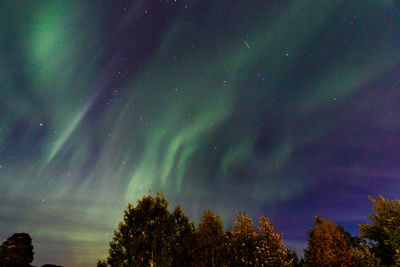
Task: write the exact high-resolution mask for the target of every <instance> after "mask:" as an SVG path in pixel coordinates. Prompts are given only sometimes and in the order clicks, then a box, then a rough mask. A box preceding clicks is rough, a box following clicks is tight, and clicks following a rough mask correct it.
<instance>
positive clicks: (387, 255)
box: [359, 196, 400, 266]
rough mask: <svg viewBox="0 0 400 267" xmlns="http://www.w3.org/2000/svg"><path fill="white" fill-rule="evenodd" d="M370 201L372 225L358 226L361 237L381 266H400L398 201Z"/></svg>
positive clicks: (399, 209) (399, 211)
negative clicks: (366, 241) (368, 244)
mask: <svg viewBox="0 0 400 267" xmlns="http://www.w3.org/2000/svg"><path fill="white" fill-rule="evenodd" d="M370 199H371V201H372V203H373V205H374V206H373V211H374V212H375V214H372V215H369V216H368V217H369V219H370V220H371V221H372V224H360V225H359V228H360V232H361V237H362V238H365V239H368V240H369V241H370V245H371V247H372V252H373V253H375V255H376V256H377V257H378V258H379V259H380V260H381V263H382V264H383V265H389V266H390V265H395V266H400V200H392V201H391V200H389V199H385V198H384V197H382V196H380V198H379V199H373V198H371V197H370Z"/></svg>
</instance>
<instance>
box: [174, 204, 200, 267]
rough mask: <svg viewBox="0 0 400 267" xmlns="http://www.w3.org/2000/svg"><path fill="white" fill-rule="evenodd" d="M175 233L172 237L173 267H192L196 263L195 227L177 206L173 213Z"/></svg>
mask: <svg viewBox="0 0 400 267" xmlns="http://www.w3.org/2000/svg"><path fill="white" fill-rule="evenodd" d="M172 219H173V222H172V225H173V231H172V235H171V237H170V241H171V242H170V246H171V248H170V253H171V256H172V266H190V265H192V264H193V262H194V252H193V251H194V247H193V244H194V241H195V236H194V225H193V223H190V222H189V217H188V216H186V215H185V214H184V213H183V211H182V208H181V207H180V206H177V207H176V208H175V210H174V212H173V213H172Z"/></svg>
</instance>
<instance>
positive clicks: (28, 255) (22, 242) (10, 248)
mask: <svg viewBox="0 0 400 267" xmlns="http://www.w3.org/2000/svg"><path fill="white" fill-rule="evenodd" d="M33 254H34V253H33V246H32V239H31V237H30V236H29V234H26V233H15V234H13V235H12V236H11V237H9V238H7V240H6V241H5V242H4V243H3V244H2V245H1V246H0V265H1V266H20V267H23V266H31V265H30V263H31V262H32V261H33Z"/></svg>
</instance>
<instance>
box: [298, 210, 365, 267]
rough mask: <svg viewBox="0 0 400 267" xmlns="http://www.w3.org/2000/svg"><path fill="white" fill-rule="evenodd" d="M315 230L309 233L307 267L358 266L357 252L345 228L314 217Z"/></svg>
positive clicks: (306, 253) (306, 252)
mask: <svg viewBox="0 0 400 267" xmlns="http://www.w3.org/2000/svg"><path fill="white" fill-rule="evenodd" d="M314 223H315V228H313V229H311V230H310V231H308V236H309V241H308V246H307V248H306V250H305V252H304V261H305V266H349V267H350V266H357V264H358V262H357V257H356V251H355V250H354V249H353V248H352V246H351V243H350V238H349V236H348V235H347V234H346V233H345V232H344V229H343V227H341V226H336V225H335V224H334V223H333V222H331V221H328V220H325V219H320V218H318V217H317V216H315V217H314Z"/></svg>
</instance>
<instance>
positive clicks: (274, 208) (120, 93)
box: [0, 0, 400, 266]
mask: <svg viewBox="0 0 400 267" xmlns="http://www.w3.org/2000/svg"><path fill="white" fill-rule="evenodd" d="M399 75H400V3H399V2H397V1H383V0H379V1H378V0H376V1H344V0H343V1H339V0H335V1H327V0H302V1H278V0H277V1H272V0H270V1H267V0H264V1H261V0H258V1H256V0H254V1H238V0H231V1H223V0H218V1H216V0H214V1H211V0H210V1H206V0H197V1H195V0H193V1H192V0H186V1H184V0H176V1H166V0H161V1H152V0H135V1H133V0H132V1H81V0H77V1H19V0H15V1H12V0H9V1H1V2H0V239H1V240H0V241H1V242H3V241H4V240H5V239H6V238H7V237H8V236H10V235H12V234H13V233H14V232H27V233H29V234H30V235H31V237H32V238H33V245H34V251H35V260H34V264H38V265H39V264H43V263H55V264H62V265H66V266H94V265H95V263H96V261H97V259H99V258H104V257H105V256H106V254H107V251H108V242H109V241H111V238H112V235H113V230H114V229H116V227H117V224H118V222H120V221H121V220H122V212H123V209H124V208H126V206H127V203H128V202H132V203H136V201H137V199H139V198H141V197H142V195H143V194H146V193H147V192H148V190H149V189H151V191H152V192H157V191H160V192H163V193H164V194H165V196H166V197H167V198H168V200H169V201H170V204H171V206H175V205H177V204H181V205H182V207H183V210H184V212H185V213H187V214H188V215H189V216H190V218H191V219H192V220H194V221H195V222H198V220H199V218H200V216H201V213H202V211H203V210H204V209H207V208H211V209H213V210H214V211H215V212H216V213H217V214H219V215H221V217H222V219H223V221H224V226H225V227H228V226H229V225H230V224H232V223H233V221H232V218H233V216H234V214H236V213H237V212H238V211H240V210H244V209H245V210H247V211H248V212H249V215H250V216H252V217H256V216H260V215H265V216H268V217H270V218H271V220H272V222H273V223H274V225H275V226H276V227H277V229H278V231H280V232H283V233H284V240H285V243H286V244H287V246H288V247H289V248H293V249H296V250H297V251H298V252H299V254H302V250H303V248H304V247H305V245H306V242H307V236H306V230H307V229H309V228H310V227H312V217H313V215H319V216H321V217H324V218H327V219H330V220H333V221H335V222H336V223H340V224H342V225H344V227H345V229H346V230H348V231H350V232H351V233H353V234H357V233H358V230H357V223H363V222H366V221H367V218H366V216H367V215H368V214H369V213H371V203H370V201H369V199H368V196H369V195H370V196H373V197H376V196H378V195H379V194H382V195H383V196H385V197H388V198H400V191H399V187H400V183H399V182H400V180H399V179H400V110H399V107H400V90H399V89H400V79H399Z"/></svg>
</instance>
